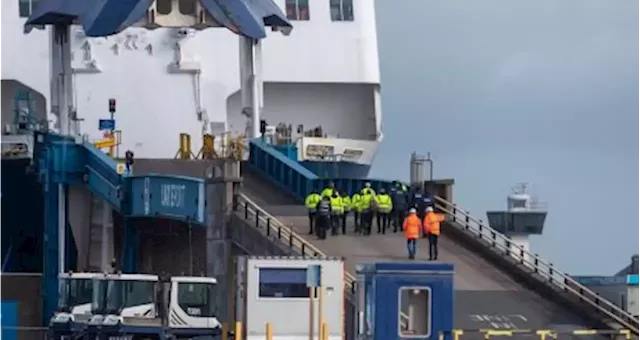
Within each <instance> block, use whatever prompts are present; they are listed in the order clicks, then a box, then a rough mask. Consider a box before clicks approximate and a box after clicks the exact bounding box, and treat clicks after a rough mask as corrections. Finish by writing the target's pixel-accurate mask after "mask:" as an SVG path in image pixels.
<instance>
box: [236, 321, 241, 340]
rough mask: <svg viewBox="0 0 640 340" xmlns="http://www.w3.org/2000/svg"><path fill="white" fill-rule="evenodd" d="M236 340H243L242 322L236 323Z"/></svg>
mask: <svg viewBox="0 0 640 340" xmlns="http://www.w3.org/2000/svg"><path fill="white" fill-rule="evenodd" d="M234 333H235V340H242V322H240V321H236V327H235V329H234Z"/></svg>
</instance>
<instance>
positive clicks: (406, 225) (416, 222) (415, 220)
mask: <svg viewBox="0 0 640 340" xmlns="http://www.w3.org/2000/svg"><path fill="white" fill-rule="evenodd" d="M421 228H422V222H420V218H419V217H418V216H416V214H410V215H409V216H407V217H406V218H405V219H404V222H403V223H402V230H404V238H406V239H407V240H410V239H417V238H420V229H421Z"/></svg>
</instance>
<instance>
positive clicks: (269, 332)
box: [266, 322, 273, 340]
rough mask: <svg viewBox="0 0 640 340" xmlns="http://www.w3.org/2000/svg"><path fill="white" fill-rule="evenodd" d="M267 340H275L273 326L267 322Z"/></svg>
mask: <svg viewBox="0 0 640 340" xmlns="http://www.w3.org/2000/svg"><path fill="white" fill-rule="evenodd" d="M266 333H267V340H273V326H271V322H267V329H266Z"/></svg>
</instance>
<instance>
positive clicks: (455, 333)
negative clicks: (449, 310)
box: [451, 329, 464, 340]
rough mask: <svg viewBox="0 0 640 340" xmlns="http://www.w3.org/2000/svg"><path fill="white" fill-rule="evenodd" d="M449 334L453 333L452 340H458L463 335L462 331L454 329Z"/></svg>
mask: <svg viewBox="0 0 640 340" xmlns="http://www.w3.org/2000/svg"><path fill="white" fill-rule="evenodd" d="M451 333H453V340H460V336H462V335H463V334H464V331H463V330H461V329H454V330H453V332H451Z"/></svg>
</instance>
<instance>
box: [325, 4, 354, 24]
mask: <svg viewBox="0 0 640 340" xmlns="http://www.w3.org/2000/svg"><path fill="white" fill-rule="evenodd" d="M329 7H330V9H331V20H332V21H353V0H329Z"/></svg>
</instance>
